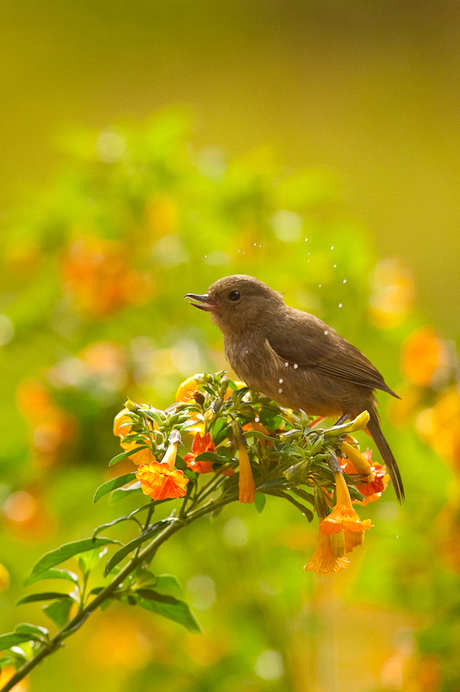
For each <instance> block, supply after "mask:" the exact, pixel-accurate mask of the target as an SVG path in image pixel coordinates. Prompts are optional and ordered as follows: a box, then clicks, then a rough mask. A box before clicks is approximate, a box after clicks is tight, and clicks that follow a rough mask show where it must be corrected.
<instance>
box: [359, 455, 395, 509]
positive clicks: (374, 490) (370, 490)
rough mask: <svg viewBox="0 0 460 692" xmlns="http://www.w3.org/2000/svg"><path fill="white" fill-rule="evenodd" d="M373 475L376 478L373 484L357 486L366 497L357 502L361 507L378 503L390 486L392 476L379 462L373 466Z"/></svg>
mask: <svg viewBox="0 0 460 692" xmlns="http://www.w3.org/2000/svg"><path fill="white" fill-rule="evenodd" d="M372 473H373V476H374V480H373V481H372V483H366V484H365V485H358V486H357V488H358V490H359V492H360V493H361V494H362V495H364V496H365V497H364V500H357V502H358V503H359V504H360V505H367V504H369V502H376V501H377V500H378V499H379V498H380V497H381V496H382V493H383V491H384V490H386V487H387V485H388V481H389V479H390V476H389V475H388V474H387V472H386V469H385V467H384V466H382V465H381V464H378V463H377V462H376V463H375V464H372Z"/></svg>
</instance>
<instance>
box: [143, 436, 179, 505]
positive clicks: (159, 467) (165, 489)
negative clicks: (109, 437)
mask: <svg viewBox="0 0 460 692" xmlns="http://www.w3.org/2000/svg"><path fill="white" fill-rule="evenodd" d="M178 444H179V440H177V441H176V442H171V444H170V445H169V447H168V449H167V451H166V454H165V456H164V458H163V461H162V463H161V464H160V463H159V462H158V461H152V463H151V464H148V465H147V464H142V465H141V466H139V468H138V469H137V473H136V478H137V480H138V481H140V484H141V489H142V492H143V493H144V495H150V497H151V498H152V499H153V500H166V499H169V498H174V497H184V495H185V493H186V490H185V486H186V485H187V483H188V478H186V477H185V476H184V473H183V471H181V470H180V469H175V468H174V463H175V461H176V455H177V446H178Z"/></svg>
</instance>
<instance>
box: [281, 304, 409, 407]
mask: <svg viewBox="0 0 460 692" xmlns="http://www.w3.org/2000/svg"><path fill="white" fill-rule="evenodd" d="M293 313H295V314H293V315H290V316H289V317H287V318H286V320H285V322H284V324H283V328H282V329H275V330H272V331H271V332H270V334H269V336H268V337H267V340H268V343H269V345H270V347H271V348H272V349H273V351H274V352H275V353H276V354H277V355H278V356H279V358H281V359H282V360H283V361H284V362H286V363H292V364H297V365H298V366H299V367H302V368H306V369H307V370H315V371H316V372H320V373H323V374H324V375H326V376H329V377H338V378H339V379H342V380H346V381H348V382H353V383H354V384H359V385H361V386H362V387H369V388H370V389H382V390H383V391H385V392H389V393H390V394H393V396H397V395H396V394H395V393H394V392H393V391H392V390H391V389H390V388H389V387H388V385H387V384H386V382H385V380H384V379H383V377H382V375H381V374H380V372H379V371H378V370H377V368H376V367H374V366H373V365H372V363H371V362H370V361H369V360H368V359H367V358H366V356H365V355H364V354H362V353H361V351H359V350H358V349H357V348H355V347H354V346H352V345H351V344H350V343H348V341H346V339H344V338H342V337H341V336H339V335H338V334H337V332H336V331H335V330H334V329H332V328H331V327H328V325H327V324H326V323H325V322H323V321H322V320H320V319H318V318H317V317H314V316H313V315H308V314H307V313H304V312H301V311H300V310H295V311H293Z"/></svg>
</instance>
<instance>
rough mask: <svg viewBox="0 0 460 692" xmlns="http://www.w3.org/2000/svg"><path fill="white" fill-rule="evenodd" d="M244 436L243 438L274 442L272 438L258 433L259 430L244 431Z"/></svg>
mask: <svg viewBox="0 0 460 692" xmlns="http://www.w3.org/2000/svg"><path fill="white" fill-rule="evenodd" d="M244 436H245V437H257V438H258V439H259V440H269V441H270V442H274V441H275V438H274V437H270V436H269V435H265V434H264V433H263V432H260V431H259V430H245V431H244Z"/></svg>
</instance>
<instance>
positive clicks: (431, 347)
mask: <svg viewBox="0 0 460 692" xmlns="http://www.w3.org/2000/svg"><path fill="white" fill-rule="evenodd" d="M447 363H448V353H447V349H446V345H445V343H444V341H443V340H442V338H441V337H440V335H439V334H438V332H436V331H435V330H434V329H433V328H432V327H421V328H420V329H417V330H416V331H415V332H413V333H412V334H410V335H409V336H408V337H407V339H406V340H405V341H404V343H403V347H402V362H401V369H402V371H403V374H404V375H405V376H406V377H407V379H408V380H409V382H412V383H413V384H416V385H421V386H422V387H427V386H429V385H431V384H432V382H433V380H434V379H436V375H437V374H438V373H439V371H440V370H442V369H443V368H444V367H445V366H446V365H447Z"/></svg>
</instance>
